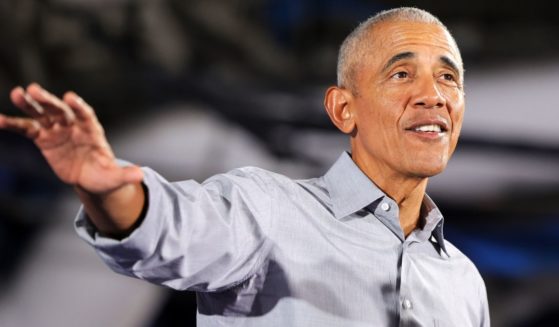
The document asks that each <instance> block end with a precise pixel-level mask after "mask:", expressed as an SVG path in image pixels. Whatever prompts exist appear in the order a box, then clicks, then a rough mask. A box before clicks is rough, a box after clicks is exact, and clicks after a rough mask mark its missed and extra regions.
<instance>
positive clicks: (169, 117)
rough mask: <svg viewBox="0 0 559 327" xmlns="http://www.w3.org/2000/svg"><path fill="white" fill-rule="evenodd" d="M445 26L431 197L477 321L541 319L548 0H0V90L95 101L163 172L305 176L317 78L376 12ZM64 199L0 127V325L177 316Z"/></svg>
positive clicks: (319, 164)
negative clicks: (448, 55) (453, 83)
mask: <svg viewBox="0 0 559 327" xmlns="http://www.w3.org/2000/svg"><path fill="white" fill-rule="evenodd" d="M403 5H412V6H419V7H420V8H423V9H426V10H428V11H430V12H432V13H433V14H435V15H437V16H438V17H439V18H440V19H441V20H442V21H443V22H444V23H445V24H447V26H448V27H449V29H450V30H451V32H452V33H453V35H454V36H455V38H456V40H457V42H458V44H459V46H460V48H461V51H462V55H463V57H464V62H465V66H466V70H467V72H466V94H467V95H466V103H467V105H466V107H467V110H466V118H465V122H464V128H463V133H462V138H461V141H460V144H459V147H458V150H457V152H456V154H455V156H454V157H453V159H452V160H451V163H450V165H449V168H448V169H447V170H446V171H445V172H444V173H443V174H442V175H440V176H437V177H435V178H433V179H432V181H431V183H430V187H429V193H430V195H431V196H432V197H433V198H434V199H435V201H437V203H438V205H439V206H440V207H441V209H442V211H443V213H444V214H445V219H446V220H445V236H446V237H447V238H448V239H449V240H450V241H451V242H453V243H454V244H456V245H457V246H458V247H459V248H460V249H461V250H463V252H465V253H466V254H467V255H468V256H469V257H470V258H471V259H472V260H473V261H474V262H475V264H476V265H477V267H478V269H479V270H480V272H481V274H482V275H483V277H484V279H485V282H486V284H487V289H488V294H489V302H490V309H491V316H492V323H493V326H497V327H498V326H518V327H520V326H556V325H557V321H559V219H558V218H559V169H558V168H559V128H558V127H559V124H558V123H557V121H558V119H559V101H558V100H557V99H558V91H559V42H558V39H557V35H559V18H557V15H556V11H555V9H554V8H555V7H554V5H553V2H549V1H537V0H535V1H530V2H529V3H528V2H526V1H493V2H489V1H482V0H472V1H468V2H462V3H458V2H451V1H422V2H420V3H416V2H412V1H365V0H344V1H341V0H339V1H336V0H244V1H240V0H204V1H202V0H190V1H181V0H160V1H149V0H138V1H133V0H42V1H39V0H2V1H1V2H0V102H1V111H2V113H4V114H19V113H18V112H17V111H16V110H15V109H14V108H13V106H12V105H11V104H10V102H9V98H8V95H9V90H10V89H11V88H12V87H13V86H15V85H21V84H23V85H25V84H27V83H30V82H32V81H37V82H39V83H40V84H42V85H43V86H44V87H46V88H48V89H50V90H52V91H53V92H54V93H56V94H59V95H61V94H62V93H63V92H64V91H66V90H74V91H76V92H78V93H79V94H80V95H81V96H82V97H83V98H85V99H86V100H87V101H88V102H89V103H90V104H92V106H94V108H95V109H96V111H97V113H98V116H99V118H100V120H101V122H102V123H103V124H104V126H105V127H106V131H107V135H108V137H109V141H110V142H111V144H112V145H113V147H114V149H115V152H116V154H117V156H119V157H120V158H123V159H127V160H129V161H132V162H135V163H137V164H140V165H145V166H151V167H152V168H155V169H156V170H158V171H159V172H160V173H161V174H163V175H164V176H165V177H167V178H168V179H170V180H179V179H186V178H194V179H197V180H199V181H201V180H204V179H205V178H207V177H208V176H211V175H213V174H215V173H219V172H223V171H227V170H229V169H232V168H234V167H239V166H245V165H252V166H260V167H263V168H266V169H270V170H274V171H279V172H281V173H284V174H287V175H289V176H292V177H314V176H318V175H320V174H323V173H324V172H325V171H326V170H327V169H328V167H329V166H330V165H331V164H332V163H333V162H334V160H335V159H336V158H337V157H338V156H339V154H340V153H341V152H342V151H343V150H345V149H347V147H348V144H347V140H346V138H345V137H344V136H343V135H341V134H340V133H338V132H337V131H336V130H335V129H334V128H333V126H332V125H331V123H330V122H329V120H328V118H327V116H326V114H325V113H324V110H323V106H322V98H323V94H324V91H325V89H326V87H327V86H328V85H331V84H334V83H335V68H336V56H337V49H338V46H339V44H340V43H341V41H342V40H343V38H344V37H345V36H346V35H347V34H348V33H349V32H350V31H351V30H352V29H353V28H354V27H355V26H356V25H357V23H358V22H359V21H362V20H364V19H366V18H367V17H368V16H370V15H373V14H375V13H376V12H378V11H379V10H383V9H389V8H393V7H397V6H403ZM78 207H79V203H77V201H76V199H75V198H74V197H73V194H72V192H71V189H69V188H68V187H66V186H64V185H61V184H60V183H59V182H58V181H57V180H56V179H55V177H54V176H53V174H52V173H51V171H50V170H49V168H48V167H47V166H46V164H45V162H44V160H43V159H42V157H41V156H40V154H39V153H38V151H36V149H35V148H34V146H33V145H32V144H31V143H30V142H29V141H27V140H25V139H23V138H22V137H19V136H17V135H12V134H9V133H6V132H0V326H133V327H136V326H146V327H151V326H195V310H196V308H195V296H194V294H192V293H189V292H176V291H171V290H168V289H163V288H161V287H156V286H153V285H148V284H147V283H144V282H139V281H136V280H132V279H129V278H125V277H121V276H118V275H116V274H114V273H112V272H111V271H109V269H108V268H106V267H104V266H103V265H102V264H101V263H100V260H99V259H98V258H96V255H95V253H94V252H93V250H91V249H90V248H88V247H87V246H86V245H85V244H84V243H83V242H81V241H80V240H79V239H78V237H77V236H76V235H75V233H74V231H73V227H72V220H73V217H74V216H75V213H76V211H77V209H78Z"/></svg>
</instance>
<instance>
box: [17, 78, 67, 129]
mask: <svg viewBox="0 0 559 327" xmlns="http://www.w3.org/2000/svg"><path fill="white" fill-rule="evenodd" d="M27 94H29V95H30V96H31V97H32V98H33V99H34V100H35V101H37V102H38V103H39V104H40V105H41V106H42V107H43V108H44V109H45V110H46V111H47V112H48V114H49V116H50V117H51V119H52V120H53V121H55V122H57V123H60V124H61V125H63V126H69V125H71V124H72V123H73V122H74V120H75V118H76V117H75V115H74V112H73V111H72V109H70V107H69V106H68V105H67V104H66V103H65V102H64V101H62V100H60V99H59V98H58V97H56V96H55V95H53V94H51V93H49V92H48V91H47V90H45V89H43V88H42V87H41V86H40V85H39V84H37V83H32V84H30V85H29V86H28V87H27Z"/></svg>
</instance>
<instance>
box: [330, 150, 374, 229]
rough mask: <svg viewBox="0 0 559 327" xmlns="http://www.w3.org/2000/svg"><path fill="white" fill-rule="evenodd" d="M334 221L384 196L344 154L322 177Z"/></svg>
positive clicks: (348, 156) (347, 155) (345, 153)
mask: <svg viewBox="0 0 559 327" xmlns="http://www.w3.org/2000/svg"><path fill="white" fill-rule="evenodd" d="M324 180H325V182H326V187H327V188H328V192H329V193H330V198H331V199H332V210H333V212H334V217H336V219H341V218H343V217H345V216H347V215H349V214H352V213H354V212H357V211H359V210H361V209H363V208H365V207H366V206H368V205H369V204H371V203H372V202H374V201H375V200H378V199H379V198H382V197H383V196H385V194H384V193H383V192H382V191H381V190H380V189H379V188H378V187H376V185H375V184H374V183H373V182H371V180H370V179H369V177H367V175H365V174H364V173H363V172H362V171H361V169H359V167H357V165H356V164H355V162H353V159H351V157H350V155H349V153H347V152H344V153H342V155H341V156H340V157H339V158H338V160H337V161H336V162H335V163H334V165H333V166H332V167H331V168H330V170H328V172H327V173H326V175H324Z"/></svg>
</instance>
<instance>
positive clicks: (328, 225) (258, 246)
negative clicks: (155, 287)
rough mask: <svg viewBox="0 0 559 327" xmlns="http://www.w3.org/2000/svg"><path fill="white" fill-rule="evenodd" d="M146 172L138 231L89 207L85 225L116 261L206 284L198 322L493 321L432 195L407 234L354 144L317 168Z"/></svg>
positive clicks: (130, 271) (143, 274)
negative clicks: (316, 174) (108, 231)
mask: <svg viewBox="0 0 559 327" xmlns="http://www.w3.org/2000/svg"><path fill="white" fill-rule="evenodd" d="M144 172H145V179H144V183H145V184H146V186H147V189H148V201H149V205H148V209H147V213H146V216H145V219H144V220H143V222H142V223H141V225H140V226H139V227H138V228H137V229H136V230H135V231H134V232H132V234H131V235H130V236H129V237H127V238H126V239H123V240H121V241H117V240H113V239H110V238H106V237H103V236H101V235H99V234H98V233H97V232H96V231H95V229H94V228H93V226H92V225H91V224H89V223H88V221H87V218H86V217H85V215H84V214H83V212H81V213H80V214H79V215H78V218H77V220H76V227H77V231H78V233H79V235H80V236H81V237H83V238H84V239H85V240H86V241H87V242H89V243H90V244H92V245H93V246H94V247H95V248H96V249H97V251H98V253H99V255H100V256H101V258H102V259H103V260H104V261H105V262H106V263H107V264H108V265H109V266H110V267H111V268H112V269H113V270H115V271H117V272H119V273H123V274H125V275H129V276H134V277H137V278H140V279H145V280H148V281H150V282H153V283H157V284H162V285H166V286H169V287H172V288H175V289H180V290H193V291H197V292H198V293H197V296H198V325H199V326H266V327H273V326H278V327H288V326H305V327H307V326H321V327H324V326H489V314H488V307H487V297H486V292H485V286H484V283H483V280H482V278H481V276H480V275H479V273H478V271H477V270H476V268H475V267H474V265H473V264H472V262H471V261H470V260H468V258H466V256H464V255H463V254H462V253H461V252H460V251H459V250H457V249H456V248H455V247H454V246H453V245H452V244H450V243H449V242H448V241H445V240H444V239H443V233H442V222H443V218H442V215H441V214H440V212H439V210H438V209H437V208H436V206H435V205H434V203H433V202H432V201H431V200H430V199H429V198H428V197H427V196H426V197H425V200H424V203H423V208H422V215H423V216H422V218H423V219H424V221H425V224H424V227H423V229H417V230H415V231H413V232H412V233H411V234H410V235H409V236H408V237H407V238H405V237H404V234H403V232H402V229H401V228H400V224H399V218H398V217H399V215H398V206H397V204H396V203H395V202H394V201H393V200H392V199H390V198H389V197H388V196H387V195H386V194H384V193H383V192H382V191H381V190H379V189H378V188H377V187H376V186H375V184H374V183H372V182H371V181H370V180H369V178H367V176H366V175H365V174H363V172H361V170H360V169H359V168H358V167H357V166H356V165H355V163H354V162H353V160H352V159H351V157H350V156H349V155H348V154H347V153H344V154H342V156H341V157H340V158H339V159H338V161H337V162H336V163H335V164H334V166H333V167H332V168H331V169H330V170H329V171H328V173H327V174H326V175H324V176H323V177H320V178H314V179H309V180H292V179H289V178H287V177H285V176H282V175H279V174H275V173H271V172H268V171H265V170H262V169H258V168H242V169H238V170H234V171H232V172H230V173H227V174H222V175H217V176H214V177H212V178H210V179H208V180H207V181H205V182H204V183H202V184H199V183H196V182H194V181H183V182H177V183H169V182H168V181H166V180H165V179H164V178H162V177H161V176H160V175H158V174H157V173H155V172H154V171H152V170H150V169H148V168H145V169H144Z"/></svg>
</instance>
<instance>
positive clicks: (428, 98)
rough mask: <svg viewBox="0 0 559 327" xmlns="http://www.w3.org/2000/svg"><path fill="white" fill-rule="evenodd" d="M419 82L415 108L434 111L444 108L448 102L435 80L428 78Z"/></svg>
mask: <svg viewBox="0 0 559 327" xmlns="http://www.w3.org/2000/svg"><path fill="white" fill-rule="evenodd" d="M418 82H419V83H417V86H416V92H415V95H414V99H413V105H414V107H417V108H424V109H432V108H442V107H444V106H445V105H446V100H445V98H444V97H443V95H442V94H441V91H440V90H439V88H438V85H437V82H436V80H435V79H433V78H432V77H431V78H429V77H427V78H422V79H421V80H419V81H418Z"/></svg>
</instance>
